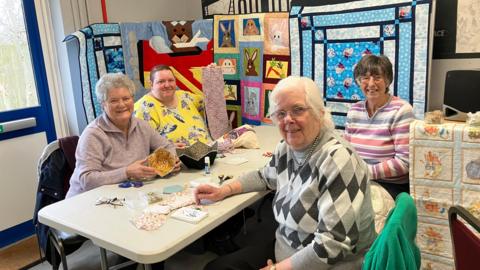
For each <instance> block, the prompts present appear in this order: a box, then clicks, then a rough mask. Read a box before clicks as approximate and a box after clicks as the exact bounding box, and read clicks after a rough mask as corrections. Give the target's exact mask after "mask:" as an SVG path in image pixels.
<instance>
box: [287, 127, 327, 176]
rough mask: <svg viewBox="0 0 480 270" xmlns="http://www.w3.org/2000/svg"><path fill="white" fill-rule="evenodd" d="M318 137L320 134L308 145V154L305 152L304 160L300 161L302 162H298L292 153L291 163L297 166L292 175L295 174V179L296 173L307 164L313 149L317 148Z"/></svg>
mask: <svg viewBox="0 0 480 270" xmlns="http://www.w3.org/2000/svg"><path fill="white" fill-rule="evenodd" d="M319 137H320V134H318V135H317V137H315V139H314V140H313V143H312V145H310V147H309V148H308V152H307V155H306V156H305V159H304V160H303V161H302V162H298V160H297V158H296V157H295V154H293V153H292V158H293V161H294V162H295V164H296V165H297V169H296V170H295V169H293V171H294V173H295V177H296V176H297V174H298V172H300V170H301V169H302V168H303V166H304V165H305V164H306V163H307V161H308V160H309V159H310V157H311V156H312V154H313V151H314V150H315V148H317V144H318V138H319Z"/></svg>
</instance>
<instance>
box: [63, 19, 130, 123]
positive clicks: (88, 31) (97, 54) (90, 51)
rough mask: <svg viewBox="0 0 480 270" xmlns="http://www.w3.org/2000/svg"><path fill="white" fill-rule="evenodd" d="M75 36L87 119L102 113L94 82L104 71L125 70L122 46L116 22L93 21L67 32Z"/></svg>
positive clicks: (68, 37) (91, 119) (123, 71)
mask: <svg viewBox="0 0 480 270" xmlns="http://www.w3.org/2000/svg"><path fill="white" fill-rule="evenodd" d="M71 39H77V40H78V43H79V56H78V57H79V63H80V76H81V85H82V104H83V109H84V112H85V116H86V119H87V122H88V123H90V122H91V121H93V120H94V119H95V118H96V117H97V116H98V115H100V114H101V113H102V108H101V106H100V103H99V102H98V101H97V97H96V96H95V84H96V83H97V81H98V79H99V78H100V77H101V76H102V75H103V74H105V73H115V72H122V73H125V65H124V60H123V48H122V41H121V38H120V27H119V25H118V24H115V23H109V24H92V25H90V26H87V27H85V28H82V29H80V30H79V31H77V32H74V33H72V34H70V35H68V36H67V37H66V38H65V41H68V40H71Z"/></svg>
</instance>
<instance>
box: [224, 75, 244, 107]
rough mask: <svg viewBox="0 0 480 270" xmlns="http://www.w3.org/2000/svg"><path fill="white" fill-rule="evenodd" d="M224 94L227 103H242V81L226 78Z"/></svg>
mask: <svg viewBox="0 0 480 270" xmlns="http://www.w3.org/2000/svg"><path fill="white" fill-rule="evenodd" d="M223 94H224V97H225V100H226V102H227V105H240V103H241V95H240V81H237V80H225V86H224V88H223Z"/></svg>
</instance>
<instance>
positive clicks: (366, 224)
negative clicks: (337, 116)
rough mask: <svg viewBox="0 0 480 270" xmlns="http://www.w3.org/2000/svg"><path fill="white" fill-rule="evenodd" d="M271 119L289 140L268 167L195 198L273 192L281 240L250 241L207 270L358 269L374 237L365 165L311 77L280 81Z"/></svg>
mask: <svg viewBox="0 0 480 270" xmlns="http://www.w3.org/2000/svg"><path fill="white" fill-rule="evenodd" d="M270 116H271V118H272V120H273V121H274V123H275V124H276V126H277V127H278V129H279V132H280V133H281V135H282V137H283V139H284V140H283V141H281V142H280V143H279V144H278V145H277V147H276V150H275V152H274V154H273V156H272V159H271V161H270V163H269V164H267V165H266V166H265V167H263V168H261V169H259V170H256V171H252V172H249V173H245V174H244V175H242V176H240V177H239V178H238V179H235V180H233V181H231V182H229V183H227V184H224V185H222V186H221V187H219V188H216V187H212V186H210V185H201V186H199V187H197V189H196V190H195V196H196V200H197V202H199V201H200V200H202V199H208V200H213V201H218V200H222V199H223V198H225V197H227V196H232V195H234V194H237V193H243V192H250V191H259V190H265V189H270V190H275V198H274V201H273V212H274V216H275V219H276V221H277V222H278V224H279V226H278V228H277V231H276V237H275V241H274V243H252V246H248V247H245V248H243V249H241V250H239V251H236V252H234V253H231V254H228V255H226V256H223V257H220V258H217V259H215V260H214V261H212V262H210V263H209V264H208V265H207V266H206V269H259V268H262V269H270V270H271V269H277V270H282V269H358V268H359V267H361V264H362V260H363V255H364V253H365V251H366V249H368V247H369V246H370V244H371V243H372V242H373V240H374V239H375V237H376V234H375V228H374V213H373V209H372V205H371V198H370V186H369V181H368V168H367V165H366V163H365V162H364V161H363V160H362V159H361V158H360V157H359V156H358V155H357V154H356V153H355V151H354V150H353V148H352V147H351V146H350V145H349V144H348V142H346V141H345V140H344V139H343V138H342V137H341V136H339V135H338V134H337V133H336V132H335V131H334V130H333V122H332V119H331V116H330V114H329V113H328V112H327V111H326V110H325V108H324V106H323V99H322V95H321V92H320V90H319V89H318V87H317V86H316V85H315V83H314V82H313V81H312V80H311V79H308V78H303V77H295V76H290V77H288V78H286V79H283V80H281V81H280V82H279V83H278V84H277V85H276V87H275V89H274V90H273V92H272V94H271V95H270Z"/></svg>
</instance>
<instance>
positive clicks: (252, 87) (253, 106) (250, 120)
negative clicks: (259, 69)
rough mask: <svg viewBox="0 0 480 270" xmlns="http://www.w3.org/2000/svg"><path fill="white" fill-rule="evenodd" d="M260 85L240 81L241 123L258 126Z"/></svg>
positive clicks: (260, 98) (259, 117)
mask: <svg viewBox="0 0 480 270" xmlns="http://www.w3.org/2000/svg"><path fill="white" fill-rule="evenodd" d="M261 94H262V83H259V82H250V81H242V82H241V95H242V122H243V123H247V124H252V125H260V119H261V117H262V115H261V113H260V101H261V100H262V97H261Z"/></svg>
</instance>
